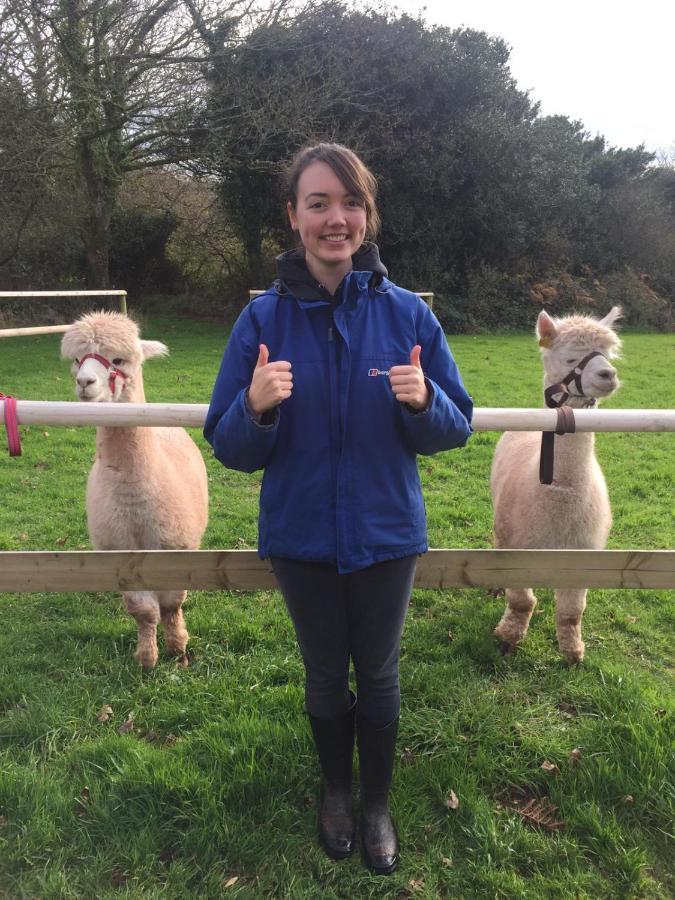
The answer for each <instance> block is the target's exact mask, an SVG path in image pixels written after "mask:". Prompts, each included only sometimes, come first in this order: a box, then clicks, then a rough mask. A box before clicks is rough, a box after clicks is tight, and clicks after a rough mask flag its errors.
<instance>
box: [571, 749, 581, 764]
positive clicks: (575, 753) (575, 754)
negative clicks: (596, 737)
mask: <svg viewBox="0 0 675 900" xmlns="http://www.w3.org/2000/svg"><path fill="white" fill-rule="evenodd" d="M582 755H583V754H582V752H581V748H580V747H575V748H574V750H572V751H571V753H570V762H571V763H572V765H573V766H579V765H581V757H582Z"/></svg>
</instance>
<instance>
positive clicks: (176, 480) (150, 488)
mask: <svg viewBox="0 0 675 900" xmlns="http://www.w3.org/2000/svg"><path fill="white" fill-rule="evenodd" d="M168 352H169V351H168V349H167V347H166V346H165V345H164V344H162V343H160V342H159V341H145V340H141V339H140V335H139V331H138V326H137V325H136V323H135V322H133V321H132V320H131V319H129V318H127V317H126V316H124V315H122V314H121V313H116V312H96V313H89V314H88V315H85V316H83V317H82V318H81V319H78V320H77V321H76V322H75V323H74V324H73V325H71V326H70V328H69V329H68V331H67V332H66V333H65V334H64V336H63V340H62V343H61V353H62V355H63V356H64V357H66V358H68V359H72V360H73V365H72V372H73V374H74V375H75V383H76V393H77V396H78V397H79V399H80V400H83V401H86V402H89V403H92V402H100V401H111V400H114V401H118V402H133V403H144V402H145V392H144V389H143V373H142V366H143V362H144V361H145V360H146V359H152V358H153V357H155V356H165V355H166V354H167V353H168ZM89 354H94V355H95V356H96V357H98V358H95V357H94V356H89ZM84 357H89V358H87V359H84ZM106 363H110V364H112V369H116V370H117V371H118V372H119V375H118V376H116V377H115V376H114V375H112V376H111V368H110V367H109V366H108V365H106ZM207 518H208V492H207V481H206V468H205V466H204V460H203V458H202V455H201V453H200V451H199V449H198V447H197V445H196V444H195V443H194V441H193V440H192V438H191V437H190V436H189V435H188V434H187V432H186V431H185V430H184V429H183V428H150V427H138V428H115V427H100V428H98V429H97V430H96V457H95V459H94V464H93V466H92V468H91V471H90V473H89V480H88V482H87V524H88V527H89V536H90V538H91V541H92V543H93V545H94V547H95V548H96V549H97V550H170V549H176V550H194V549H197V548H198V547H199V545H200V543H201V539H202V535H203V533H204V529H205V528H206V523H207ZM186 594H187V592H186V591H183V590H164V591H125V592H124V594H123V597H124V602H125V604H126V608H127V611H128V612H129V613H130V614H131V615H132V616H133V617H134V619H135V620H136V623H137V625H138V647H137V650H136V659H137V660H138V662H139V663H140V664H141V665H142V666H143V667H144V668H151V667H152V666H154V665H155V664H156V662H157V625H158V623H159V622H160V620H161V622H162V625H163V626H164V641H165V646H166V649H167V651H168V652H169V653H170V654H172V655H175V656H181V655H182V654H184V653H185V648H186V646H187V641H188V633H187V630H186V628H185V622H184V620H183V612H182V608H181V607H182V605H183V601H184V600H185V597H186Z"/></svg>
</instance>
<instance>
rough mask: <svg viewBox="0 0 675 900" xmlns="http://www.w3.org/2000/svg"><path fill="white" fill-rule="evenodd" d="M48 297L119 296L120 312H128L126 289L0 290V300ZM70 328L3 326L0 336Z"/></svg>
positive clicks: (56, 331) (68, 326) (52, 332)
mask: <svg viewBox="0 0 675 900" xmlns="http://www.w3.org/2000/svg"><path fill="white" fill-rule="evenodd" d="M47 297H119V298H120V312H123V313H125V314H126V311H127V292H126V291H0V300H11V299H15V300H28V299H30V300H36V299H46V298H47ZM69 328H70V323H68V324H67V325H36V326H34V327H31V328H2V329H0V338H3V337H21V336H26V335H31V334H60V333H62V332H64V331H67V330H68V329H69Z"/></svg>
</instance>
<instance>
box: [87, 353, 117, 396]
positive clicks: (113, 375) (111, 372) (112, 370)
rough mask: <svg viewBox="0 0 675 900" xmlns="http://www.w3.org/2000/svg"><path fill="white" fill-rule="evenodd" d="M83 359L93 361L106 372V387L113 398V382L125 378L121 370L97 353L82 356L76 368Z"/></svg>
mask: <svg viewBox="0 0 675 900" xmlns="http://www.w3.org/2000/svg"><path fill="white" fill-rule="evenodd" d="M85 359H95V360H96V362H99V363H101V365H102V366H104V367H105V368H106V369H107V370H108V387H109V388H110V393H111V394H112V395H113V397H114V396H115V381H116V380H117V379H118V378H121V379H122V380H124V379H125V378H126V377H127V376H126V375H125V374H124V372H123V371H122V370H121V369H118V368H117V366H114V365H113V364H112V363H111V362H110V360H109V359H106V358H105V356H100V355H99V354H98V353H87V355H86V356H83V357H82V359H81V360H80V361H79V362H78V364H77V365H78V368H79V367H80V366H81V365H82V363H83V362H84V361H85ZM124 387H125V385H124V384H122V390H124Z"/></svg>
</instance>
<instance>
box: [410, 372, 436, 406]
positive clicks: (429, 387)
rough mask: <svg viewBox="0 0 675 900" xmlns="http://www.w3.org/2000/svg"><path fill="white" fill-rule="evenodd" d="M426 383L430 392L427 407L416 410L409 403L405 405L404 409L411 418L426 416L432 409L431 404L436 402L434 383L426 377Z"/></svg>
mask: <svg viewBox="0 0 675 900" xmlns="http://www.w3.org/2000/svg"><path fill="white" fill-rule="evenodd" d="M424 383H425V384H426V386H427V391H428V392H429V399H428V400H427V405H426V406H425V407H424V409H415V408H414V407H412V406H410V405H409V404H408V403H404V404H403V408H404V409H405V411H406V412H407V413H408V415H410V416H425V415H426V414H427V413H428V412H429V410H430V409H431V404H432V403H433V402H434V396H435V393H436V391H435V388H434V384H433V382H432V381H429V379H428V378H427V377H426V375H425V376H424Z"/></svg>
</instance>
